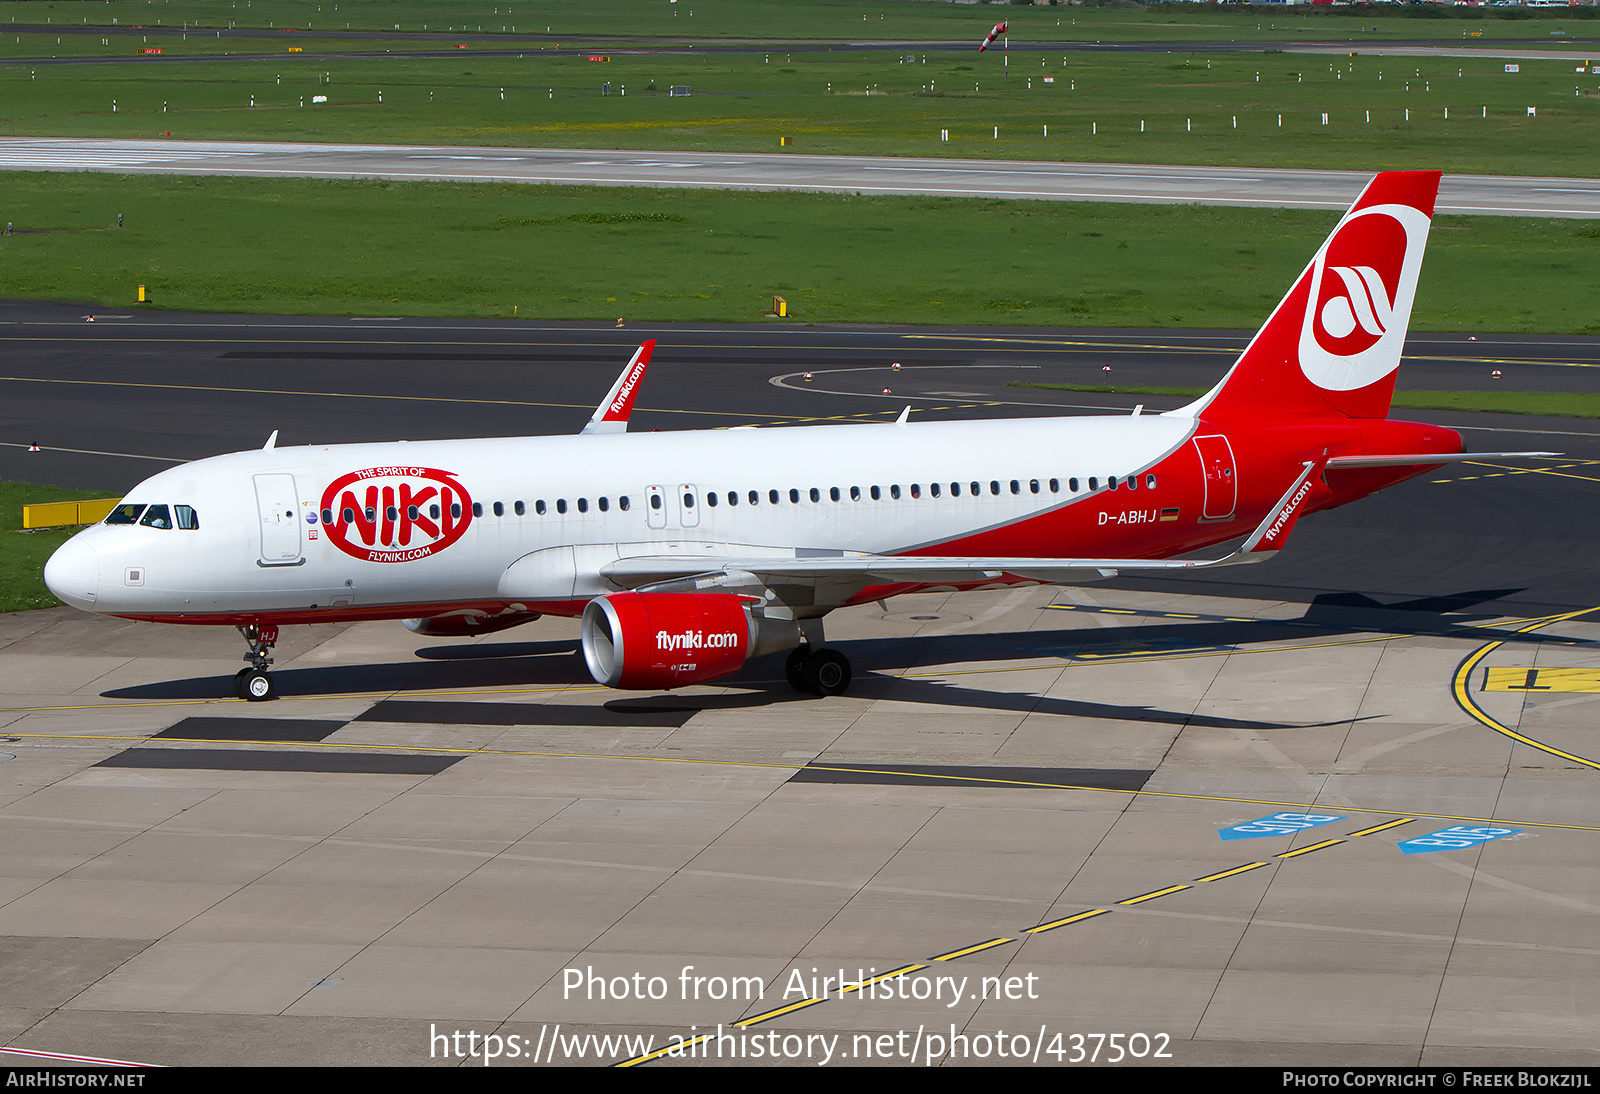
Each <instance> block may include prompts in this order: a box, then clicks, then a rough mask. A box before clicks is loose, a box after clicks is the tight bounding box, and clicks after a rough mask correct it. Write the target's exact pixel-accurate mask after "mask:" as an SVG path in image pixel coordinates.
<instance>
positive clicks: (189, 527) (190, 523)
mask: <svg viewBox="0 0 1600 1094" xmlns="http://www.w3.org/2000/svg"><path fill="white" fill-rule="evenodd" d="M172 512H173V515H174V516H176V517H177V518H178V527H179V528H182V529H183V530H184V531H185V532H194V531H198V530H199V528H200V514H198V513H196V512H195V511H194V509H193V508H191V507H190V506H187V505H174V506H173V507H172Z"/></svg>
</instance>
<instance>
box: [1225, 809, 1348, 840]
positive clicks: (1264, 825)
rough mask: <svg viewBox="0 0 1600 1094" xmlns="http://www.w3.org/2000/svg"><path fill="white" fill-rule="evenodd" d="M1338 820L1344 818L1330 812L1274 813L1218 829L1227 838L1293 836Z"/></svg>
mask: <svg viewBox="0 0 1600 1094" xmlns="http://www.w3.org/2000/svg"><path fill="white" fill-rule="evenodd" d="M1338 820H1344V818H1343V817H1336V816H1333V815H1332V814H1330V813H1274V814H1272V815H1271V816H1269V817H1261V818H1258V819H1257V820H1253V821H1245V822H1244V823H1243V824H1236V825H1234V826H1233V827H1232V828H1220V829H1218V830H1217V835H1218V836H1219V837H1221V838H1222V839H1225V840H1226V839H1262V838H1264V837H1266V836H1292V835H1294V834H1295V833H1296V832H1304V831H1305V830H1306V829H1307V828H1321V827H1322V826H1323V825H1324V824H1332V823H1333V822H1334V821H1338Z"/></svg>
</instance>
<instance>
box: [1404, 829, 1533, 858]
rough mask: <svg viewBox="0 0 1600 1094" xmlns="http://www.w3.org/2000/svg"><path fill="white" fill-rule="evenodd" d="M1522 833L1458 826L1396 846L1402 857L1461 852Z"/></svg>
mask: <svg viewBox="0 0 1600 1094" xmlns="http://www.w3.org/2000/svg"><path fill="white" fill-rule="evenodd" d="M1521 831H1522V829H1520V828H1474V827H1471V826H1469V825H1464V824H1458V825H1456V826H1455V827H1454V828H1441V829H1439V831H1437V832H1430V833H1428V834H1427V835H1426V836H1417V837H1415V838H1414V839H1408V840H1403V841H1401V842H1400V843H1398V844H1396V845H1395V846H1397V847H1399V848H1400V853H1401V854H1402V855H1420V854H1422V853H1424V852H1427V851H1460V850H1462V849H1463V848H1466V847H1477V846H1478V845H1479V844H1482V843H1488V842H1489V841H1490V840H1492V839H1499V838H1500V837H1501V836H1514V835H1516V834H1517V833H1518V832H1521Z"/></svg>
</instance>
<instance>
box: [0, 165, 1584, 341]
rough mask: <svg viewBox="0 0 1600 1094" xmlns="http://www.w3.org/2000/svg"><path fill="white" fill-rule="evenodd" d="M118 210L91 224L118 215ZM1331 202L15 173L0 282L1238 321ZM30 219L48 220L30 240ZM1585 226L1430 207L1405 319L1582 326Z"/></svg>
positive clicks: (895, 319) (407, 299) (183, 291)
mask: <svg viewBox="0 0 1600 1094" xmlns="http://www.w3.org/2000/svg"><path fill="white" fill-rule="evenodd" d="M119 213H122V214H124V215H125V217H126V221H125V223H126V225H127V226H126V227H125V228H124V229H122V230H120V231H119V230H116V229H115V228H114V227H112V226H113V225H115V223H116V217H117V214H119ZM1337 219H1338V218H1337V216H1336V215H1335V214H1332V213H1326V212H1315V211H1305V210H1290V209H1283V210H1270V209H1228V208H1214V207H1200V206H1139V205H1118V204H1109V203H1071V202H1025V201H1000V200H976V199H956V198H918V197H856V196H853V195H843V194H761V193H745V192H724V191H706V190H696V191H673V190H659V189H639V190H634V189H623V188H611V187H600V188H587V189H586V188H580V187H548V186H525V185H486V184H473V183H461V184H455V183H388V182H337V181H324V180H307V179H275V180H265V179H244V178H191V179H185V178H176V177H163V176H116V175H101V174H46V173H25V172H16V173H11V174H8V175H7V176H6V186H5V187H4V190H3V191H0V220H3V221H8V222H11V223H13V224H14V225H15V228H16V230H17V232H18V234H15V235H11V236H6V237H0V297H23V298H35V299H52V300H83V301H93V302H96V303H100V304H104V305H109V306H112V307H119V308H121V307H128V306H130V305H131V304H133V302H134V300H135V299H136V295H135V294H136V291H137V287H138V286H139V285H146V286H148V289H149V293H150V295H151V298H152V300H153V304H154V306H156V307H161V308H172V309H182V310H197V311H228V312H258V313H260V312H266V313H286V314H334V315H338V314H353V315H457V316H483V317H504V318H509V317H511V316H512V315H513V308H515V314H516V315H517V316H519V317H521V318H525V319H530V320H532V319H585V320H596V319H598V320H612V319H616V318H618V317H623V318H626V319H632V320H651V321H678V322H682V321H719V322H745V321H759V320H760V318H761V316H762V315H763V313H765V312H767V311H769V310H770V307H771V298H772V296H773V295H774V294H776V295H780V296H783V297H785V298H786V299H787V300H788V301H789V305H790V314H791V316H792V317H793V318H794V320H797V321H800V322H811V323H817V322H850V323H929V324H976V325H987V324H997V325H1006V324H1027V325H1037V326H1115V327H1130V326H1131V327H1145V326H1153V327H1247V328H1252V329H1253V328H1254V327H1256V326H1257V325H1259V323H1260V322H1261V321H1262V320H1263V319H1264V318H1265V316H1266V314H1267V313H1268V311H1270V310H1271V308H1272V306H1273V305H1274V304H1275V303H1276V302H1277V301H1278V299H1279V298H1280V297H1281V296H1282V294H1283V293H1284V292H1285V291H1286V290H1287V288H1288V286H1289V284H1290V282H1291V281H1292V280H1293V278H1294V277H1295V275H1297V274H1298V273H1299V271H1300V270H1301V269H1302V268H1303V267H1304V265H1305V263H1306V262H1307V261H1308V260H1309V259H1310V256H1311V255H1312V253H1313V252H1314V251H1315V250H1316V248H1317V246H1318V245H1319V244H1320V243H1321V241H1322V239H1323V238H1324V237H1325V236H1326V234H1327V232H1328V231H1329V230H1330V229H1331V227H1332V226H1333V224H1334V223H1336V222H1337ZM41 229H52V230H48V231H41ZM1597 261H1600V224H1596V223H1595V222H1592V221H1567V220H1540V219H1533V218H1492V217H1439V218H1437V220H1436V226H1435V231H1434V235H1433V237H1432V242H1431V244H1430V249H1429V256H1428V260H1427V264H1426V265H1425V266H1424V268H1423V276H1422V285H1421V289H1420V291H1419V293H1418V297H1417V305H1416V312H1415V319H1414V324H1413V325H1414V327H1415V328H1416V329H1418V330H1435V331H1439V330H1467V331H1537V332H1553V333H1575V332H1589V333H1600V297H1596V295H1595V293H1594V291H1593V290H1594V277H1593V271H1594V270H1595V269H1596V264H1597Z"/></svg>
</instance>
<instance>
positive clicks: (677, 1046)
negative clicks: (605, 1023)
mask: <svg viewBox="0 0 1600 1094" xmlns="http://www.w3.org/2000/svg"><path fill="white" fill-rule="evenodd" d="M712 1036H713V1034H710V1033H702V1034H700V1036H698V1037H691V1038H689V1040H687V1041H683V1042H674V1043H672V1044H670V1045H666V1046H664V1047H662V1048H658V1049H656V1050H655V1051H654V1052H647V1053H645V1054H644V1055H643V1056H635V1057H634V1058H633V1059H631V1060H618V1061H617V1062H616V1063H614V1064H612V1065H611V1066H612V1067H638V1066H639V1065H640V1064H648V1063H649V1062H650V1061H651V1060H659V1059H661V1057H663V1056H667V1055H670V1054H672V1053H674V1052H683V1051H685V1050H687V1049H691V1048H695V1047H696V1046H699V1045H703V1044H705V1043H706V1042H707V1041H709V1040H711V1038H712Z"/></svg>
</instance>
